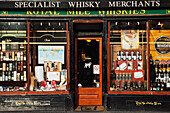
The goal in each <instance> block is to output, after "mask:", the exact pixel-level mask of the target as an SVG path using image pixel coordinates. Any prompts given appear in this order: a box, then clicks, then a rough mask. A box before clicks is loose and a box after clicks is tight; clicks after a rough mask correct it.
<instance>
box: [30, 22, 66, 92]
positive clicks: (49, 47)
mask: <svg viewBox="0 0 170 113" xmlns="http://www.w3.org/2000/svg"><path fill="white" fill-rule="evenodd" d="M67 28H68V25H67V23H66V22H61V21H43V22H39V21H38V22H37V21H36V22H30V59H31V60H30V67H31V68H30V72H31V75H30V91H67V90H68V55H69V54H68V47H67V44H68V39H67V38H68V37H67V31H68V29H67Z"/></svg>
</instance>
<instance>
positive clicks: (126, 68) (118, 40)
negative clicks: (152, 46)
mask: <svg viewBox="0 0 170 113" xmlns="http://www.w3.org/2000/svg"><path fill="white" fill-rule="evenodd" d="M109 26H110V28H108V29H109V31H110V40H109V43H110V44H109V49H110V51H109V54H110V58H109V59H110V61H109V65H110V77H109V81H110V84H109V85H110V87H109V88H108V90H109V91H147V90H148V89H147V85H148V84H147V60H146V57H147V56H146V53H147V36H146V35H147V30H146V29H147V28H146V22H145V21H111V22H109Z"/></svg>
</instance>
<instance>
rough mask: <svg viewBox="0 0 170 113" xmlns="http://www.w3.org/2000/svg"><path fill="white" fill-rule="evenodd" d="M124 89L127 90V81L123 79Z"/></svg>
mask: <svg viewBox="0 0 170 113" xmlns="http://www.w3.org/2000/svg"><path fill="white" fill-rule="evenodd" d="M124 90H127V82H126V81H125V86H124Z"/></svg>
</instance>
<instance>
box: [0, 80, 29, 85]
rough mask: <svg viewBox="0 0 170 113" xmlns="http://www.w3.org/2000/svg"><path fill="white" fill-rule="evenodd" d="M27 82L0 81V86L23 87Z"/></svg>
mask: <svg viewBox="0 0 170 113" xmlns="http://www.w3.org/2000/svg"><path fill="white" fill-rule="evenodd" d="M25 83H27V81H0V86H25Z"/></svg>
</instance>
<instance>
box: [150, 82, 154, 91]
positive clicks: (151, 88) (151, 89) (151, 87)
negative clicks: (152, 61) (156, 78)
mask: <svg viewBox="0 0 170 113" xmlns="http://www.w3.org/2000/svg"><path fill="white" fill-rule="evenodd" d="M150 91H153V83H152V81H151V82H150Z"/></svg>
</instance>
